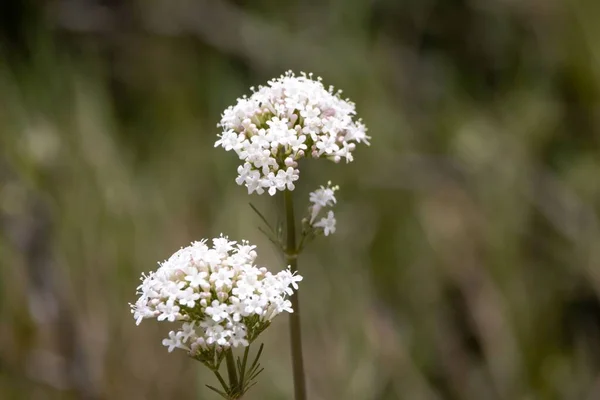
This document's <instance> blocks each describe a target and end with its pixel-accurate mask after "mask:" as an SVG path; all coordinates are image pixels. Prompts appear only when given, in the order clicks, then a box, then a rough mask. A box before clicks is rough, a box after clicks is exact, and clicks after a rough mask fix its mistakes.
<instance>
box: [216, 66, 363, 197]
mask: <svg viewBox="0 0 600 400" xmlns="http://www.w3.org/2000/svg"><path fill="white" fill-rule="evenodd" d="M250 89H251V90H252V92H253V93H252V95H251V96H250V97H246V96H244V97H242V98H241V99H238V101H237V104H236V105H235V106H231V107H229V108H227V109H226V110H225V111H224V112H223V115H222V117H221V122H220V123H219V124H218V125H217V126H218V127H220V128H222V129H223V132H222V133H221V134H220V135H219V140H217V141H216V143H215V147H217V146H221V147H223V148H224V149H225V150H227V151H230V150H233V151H235V152H236V153H237V155H238V156H239V158H240V160H243V162H244V163H243V164H242V165H240V166H239V167H238V170H237V172H238V174H239V175H238V177H237V179H236V182H237V184H238V185H245V186H246V187H247V188H248V194H251V193H253V192H256V193H258V194H262V193H264V191H265V190H267V191H268V193H269V194H270V195H271V196H272V195H274V194H275V193H276V192H277V190H285V189H288V190H294V181H296V180H298V178H299V170H298V169H297V167H298V163H297V161H298V160H299V159H301V158H303V157H312V158H328V159H331V160H333V161H335V162H339V161H340V160H341V159H342V158H345V159H346V161H347V162H350V161H352V160H353V156H352V151H353V150H354V149H355V147H356V143H366V144H367V145H368V144H369V139H370V137H369V136H367V134H366V131H367V128H366V127H365V125H364V124H363V123H362V122H361V120H360V119H356V118H355V115H356V111H355V105H354V103H352V102H351V101H350V100H348V99H346V100H344V99H342V98H341V97H340V94H341V91H338V92H334V89H333V87H331V86H330V87H329V89H325V87H324V86H323V84H322V83H321V78H317V79H316V80H314V79H312V74H309V75H306V74H304V73H302V74H301V76H295V75H294V74H293V73H292V72H291V71H288V72H287V73H286V74H285V75H282V76H281V77H280V78H278V79H273V80H271V81H269V82H268V86H259V87H258V90H254V88H250Z"/></svg>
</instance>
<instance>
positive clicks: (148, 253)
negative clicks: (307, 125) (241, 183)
mask: <svg viewBox="0 0 600 400" xmlns="http://www.w3.org/2000/svg"><path fill="white" fill-rule="evenodd" d="M42 6H43V7H42ZM599 19H600V3H599V2H597V1H594V0H582V1H579V2H575V1H569V0H564V1H561V0H544V1H542V0H522V1H514V0H485V1H484V0H470V1H468V0H452V1H448V0H370V1H366V0H344V1H342V0H328V1H303V2H295V1H287V2H279V1H274V0H254V1H242V0H237V1H234V0H228V1H225V0H210V1H209V0H199V1H166V0H143V1H133V0H105V1H101V0H86V1H68V0H54V1H48V2H39V3H36V2H32V1H17V0H12V1H3V2H2V10H0V20H1V21H2V22H1V25H0V32H1V35H2V36H1V37H0V39H1V44H0V48H1V50H0V51H1V57H0V60H1V61H0V149H1V152H0V228H1V231H0V238H1V240H0V256H1V258H0V259H1V261H0V321H1V323H0V398H2V399H63V398H64V399H76V398H86V399H128V400H129V399H131V400H135V399H171V398H178V399H195V398H206V399H210V398H214V396H213V395H212V394H210V393H209V392H208V391H207V390H206V389H205V388H204V384H205V383H210V384H214V382H213V381H212V379H213V378H212V377H211V376H208V375H205V374H204V371H203V370H202V368H199V367H198V366H197V365H195V363H194V362H193V361H192V360H190V359H186V358H185V357H184V356H183V355H182V354H175V353H173V354H168V353H167V351H166V349H165V348H163V347H162V346H161V345H160V339H161V338H162V337H165V336H166V331H165V329H164V327H163V326H158V324H152V323H147V324H143V325H142V326H141V327H136V326H135V324H134V321H133V319H132V318H131V316H130V314H129V309H128V306H127V303H128V302H130V301H133V300H134V299H135V294H134V292H135V286H137V283H138V277H139V274H140V273H141V272H142V271H148V270H152V269H154V268H155V262H156V261H157V260H162V259H164V258H166V257H167V256H168V255H170V254H171V253H172V252H173V251H174V250H175V249H177V248H179V247H180V246H182V245H186V244H187V243H189V242H190V241H192V240H197V239H199V238H202V237H213V236H215V235H218V234H219V233H220V232H226V233H227V234H229V235H230V236H231V237H232V238H234V239H241V238H246V239H249V240H251V241H253V242H256V243H258V244H259V245H260V250H261V253H260V254H261V262H263V263H264V264H268V265H269V266H270V267H271V268H273V269H277V268H278V267H283V264H282V262H281V260H280V259H279V258H278V257H277V254H276V252H275V251H273V250H272V248H271V247H270V244H269V242H268V241H267V240H265V239H264V238H263V237H262V236H261V235H260V233H259V232H258V230H257V229H256V226H257V224H258V222H259V221H258V220H257V218H256V217H255V216H254V215H253V214H252V213H251V212H250V209H249V207H248V205H247V203H248V201H249V200H250V198H248V197H247V196H246V195H245V189H244V188H242V187H238V186H236V185H235V183H234V179H233V178H234V176H235V165H236V160H235V159H234V158H233V156H232V155H230V154H227V153H225V152H223V151H220V150H215V149H213V143H214V140H215V135H216V133H217V128H216V127H215V124H216V122H217V121H218V120H219V114H220V112H221V111H222V109H224V108H225V107H226V106H228V105H229V104H232V103H233V102H234V101H235V98H236V97H239V96H241V95H242V94H244V93H247V92H248V87H250V86H252V85H258V84H261V83H264V82H265V81H266V80H267V79H269V78H271V77H273V76H276V75H279V74H280V73H282V72H283V71H285V70H287V69H293V70H295V71H301V70H304V71H312V72H314V73H315V74H317V75H321V76H322V77H323V79H324V82H325V83H326V84H333V85H335V86H336V87H339V88H343V89H344V93H345V94H346V95H348V96H349V97H350V98H351V99H352V100H354V101H355V102H356V103H357V108H358V111H359V113H360V115H361V116H362V117H363V119H364V120H365V123H366V124H367V126H368V127H369V128H370V131H369V133H370V134H371V136H372V137H373V140H372V143H373V144H372V146H371V147H370V148H368V149H367V148H360V149H358V150H357V152H356V160H355V162H354V163H352V164H349V165H341V164H340V165H335V164H333V163H328V162H315V163H310V164H304V165H301V168H302V169H303V172H302V180H301V181H300V183H299V185H298V186H299V187H298V190H297V192H295V193H296V196H297V199H298V201H302V199H307V197H303V196H305V195H306V194H307V193H308V191H310V190H313V189H314V188H315V187H316V186H317V185H320V184H325V182H326V181H327V180H329V179H331V180H332V181H333V182H335V183H336V184H339V185H340V186H341V190H340V191H339V196H338V199H339V205H338V207H337V210H338V229H339V231H338V233H336V235H334V236H333V237H331V238H327V239H326V240H320V241H319V242H318V243H315V245H313V246H311V247H309V249H308V252H307V253H306V254H305V255H303V257H302V258H301V260H300V268H301V270H302V271H301V273H302V275H304V277H305V280H304V281H303V282H302V286H301V291H300V295H301V302H302V305H303V310H302V311H303V316H302V317H303V328H304V339H305V353H306V356H305V357H306V364H307V375H308V384H309V398H310V399H311V400H316V399H382V400H383V399H411V400H412V399H432V400H433V399H456V400H463V399H464V400H468V399H473V400H481V399H499V400H500V399H506V400H515V399H523V400H525V399H577V400H580V399H598V398H600V303H599V302H598V294H599V293H600V225H599V223H598V212H599V211H600V47H599V45H598V43H599V42H598V41H599V40H600V24H598V21H599ZM251 200H252V201H253V202H254V203H255V204H256V206H257V207H259V208H261V209H263V210H272V211H271V212H270V213H269V214H270V217H271V218H275V217H276V215H277V212H276V210H277V209H278V208H279V207H280V206H281V205H280V204H279V202H280V201H281V199H280V198H279V197H276V198H273V199H269V198H266V197H256V196H253V197H252V199H251ZM264 341H265V342H266V348H265V354H264V356H263V360H264V364H265V367H266V370H265V372H264V373H263V375H262V377H261V379H260V382H259V384H258V385H257V386H256V387H255V388H254V389H252V391H251V392H250V393H249V395H248V399H289V398H291V393H292V391H291V374H290V369H291V368H290V360H289V356H288V351H287V346H288V337H287V325H286V321H285V319H282V320H281V321H277V322H276V323H275V324H274V326H273V327H272V328H271V329H269V331H268V332H267V333H266V334H265V337H264Z"/></svg>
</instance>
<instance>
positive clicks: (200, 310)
mask: <svg viewBox="0 0 600 400" xmlns="http://www.w3.org/2000/svg"><path fill="white" fill-rule="evenodd" d="M206 243H207V241H206V240H202V241H200V242H194V243H192V244H191V245H190V246H188V247H185V248H182V249H180V250H179V251H177V252H176V253H175V254H173V255H172V256H171V257H170V258H169V259H168V260H167V261H165V262H163V263H160V267H159V268H158V270H157V271H156V272H150V273H149V274H148V275H143V276H142V278H141V280H142V284H141V285H140V286H139V287H138V292H137V293H138V294H139V295H140V297H139V299H138V300H137V302H136V303H135V305H132V306H131V308H132V313H133V314H134V318H135V319H136V321H137V324H139V323H140V322H141V321H142V320H143V319H145V318H156V319H158V320H159V321H164V320H167V321H170V322H174V321H183V324H182V326H181V329H179V330H177V331H171V332H170V333H169V338H167V339H164V340H163V345H165V346H168V347H169V351H173V349H174V348H181V349H185V350H187V351H188V352H189V353H190V355H191V356H195V357H200V356H202V357H204V356H206V357H209V358H210V357H213V356H214V355H215V354H216V353H218V352H219V351H220V350H221V349H222V348H227V347H230V346H234V347H237V346H239V345H241V346H248V344H249V343H251V342H252V341H253V340H254V339H256V337H257V336H258V335H259V334H260V333H261V332H262V331H263V330H264V329H266V328H267V327H268V325H269V323H270V322H271V320H272V319H273V318H274V317H275V316H276V315H277V314H279V313H281V312H283V311H287V312H290V313H291V312H293V310H292V307H291V303H290V301H289V300H287V297H288V296H290V295H291V294H292V293H293V289H297V288H298V285H297V283H298V282H299V281H301V280H302V277H301V276H300V275H296V274H293V273H291V272H290V270H289V269H287V270H284V271H281V272H279V273H278V274H276V275H273V274H271V273H270V272H269V271H267V269H266V268H258V267H256V266H255V265H254V260H255V259H256V256H257V254H256V251H255V248H256V246H252V245H250V244H249V243H248V242H246V241H242V242H241V243H237V242H234V241H230V240H228V238H227V237H223V236H221V237H219V238H215V239H213V240H212V243H213V247H209V246H208V245H207V244H206ZM292 288H293V289H292Z"/></svg>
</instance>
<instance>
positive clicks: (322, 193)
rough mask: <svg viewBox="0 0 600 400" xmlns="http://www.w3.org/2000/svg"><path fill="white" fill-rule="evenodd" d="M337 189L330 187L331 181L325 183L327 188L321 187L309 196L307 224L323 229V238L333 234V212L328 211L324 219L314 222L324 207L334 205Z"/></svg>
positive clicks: (334, 221) (334, 222) (336, 187)
mask: <svg viewBox="0 0 600 400" xmlns="http://www.w3.org/2000/svg"><path fill="white" fill-rule="evenodd" d="M339 188H340V187H339V186H337V185H336V186H331V181H329V182H327V187H324V186H321V187H320V188H319V189H317V190H315V191H314V192H311V193H310V195H309V201H310V202H311V206H310V220H309V224H310V225H311V226H312V227H315V228H321V229H323V233H324V234H325V236H329V235H330V234H332V233H335V224H336V220H335V216H334V214H333V211H331V210H329V211H328V212H327V216H326V217H323V218H321V219H320V220H318V221H317V222H314V221H315V218H316V217H317V215H319V212H320V211H321V210H322V209H323V208H324V207H333V205H334V204H336V202H337V200H336V198H335V192H336V191H337V190H339Z"/></svg>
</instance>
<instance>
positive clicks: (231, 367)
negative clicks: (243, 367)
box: [225, 348, 238, 390]
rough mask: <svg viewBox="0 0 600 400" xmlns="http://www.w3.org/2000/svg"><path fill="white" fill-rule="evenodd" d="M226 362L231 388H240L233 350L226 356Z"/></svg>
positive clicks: (229, 350)
mask: <svg viewBox="0 0 600 400" xmlns="http://www.w3.org/2000/svg"><path fill="white" fill-rule="evenodd" d="M225 361H226V362H227V375H229V387H230V388H231V389H233V390H236V389H237V388H238V378H237V373H236V372H235V360H234V359H233V350H231V348H230V349H228V350H227V353H226V354H225Z"/></svg>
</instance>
